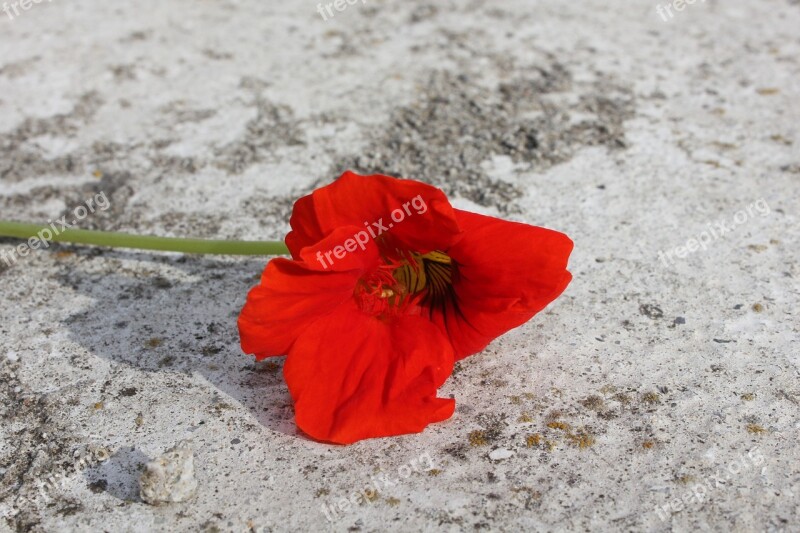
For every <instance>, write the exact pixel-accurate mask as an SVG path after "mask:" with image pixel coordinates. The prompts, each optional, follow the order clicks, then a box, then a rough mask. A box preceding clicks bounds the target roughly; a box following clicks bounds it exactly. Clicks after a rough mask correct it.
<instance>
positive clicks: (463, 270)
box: [433, 210, 573, 360]
mask: <svg viewBox="0 0 800 533" xmlns="http://www.w3.org/2000/svg"><path fill="white" fill-rule="evenodd" d="M456 217H457V219H458V222H459V225H460V226H461V228H462V230H463V231H464V235H463V237H462V238H461V240H460V241H458V243H456V244H455V245H454V246H453V247H451V248H450V249H449V250H448V252H447V253H448V254H449V255H450V257H452V258H453V260H454V261H455V262H456V263H457V264H458V273H457V277H456V279H455V280H454V282H453V289H454V290H455V295H456V298H455V299H456V302H457V306H456V305H453V304H450V305H448V306H447V307H446V308H445V311H444V312H440V311H435V312H434V315H433V318H434V321H435V322H436V323H438V324H439V325H440V326H441V327H442V328H443V331H446V332H447V334H448V335H449V337H450V340H451V342H452V343H453V346H454V348H455V354H456V360H458V359H463V358H464V357H466V356H468V355H471V354H474V353H477V352H479V351H481V350H483V349H484V348H485V347H486V345H487V344H489V342H491V341H492V340H493V339H494V338H496V337H498V336H500V335H502V334H503V333H505V332H506V331H508V330H510V329H513V328H515V327H517V326H520V325H522V324H524V323H525V322H527V321H528V320H530V319H531V318H532V317H533V316H534V315H535V314H536V313H538V312H539V311H541V310H542V309H544V308H545V307H546V306H547V304H549V303H550V302H552V301H553V300H554V299H556V298H557V297H558V296H559V295H560V294H561V293H562V292H563V291H564V289H566V287H567V285H568V284H569V282H570V281H571V280H572V275H571V274H570V273H569V272H567V270H566V267H567V261H568V259H569V254H570V253H571V252H572V248H573V243H572V241H571V240H570V238H569V237H567V236H566V235H564V234H563V233H559V232H557V231H553V230H549V229H545V228H539V227H536V226H529V225H527V224H520V223H517V222H508V221H505V220H500V219H497V218H493V217H488V216H483V215H478V214H475V213H469V212H466V211H460V210H456Z"/></svg>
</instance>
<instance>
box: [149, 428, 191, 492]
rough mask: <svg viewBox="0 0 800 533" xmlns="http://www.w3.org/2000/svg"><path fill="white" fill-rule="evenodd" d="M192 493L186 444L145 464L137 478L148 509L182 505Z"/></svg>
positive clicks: (180, 443)
mask: <svg viewBox="0 0 800 533" xmlns="http://www.w3.org/2000/svg"><path fill="white" fill-rule="evenodd" d="M196 491H197V480H196V479H195V478H194V453H193V452H192V448H191V446H190V445H189V443H188V442H186V441H182V442H179V443H178V445H177V446H175V447H174V448H172V449H170V450H167V452H166V453H165V454H164V455H162V456H161V457H159V458H157V459H155V460H153V461H150V462H149V463H147V464H146V465H145V468H144V472H143V473H142V475H141V477H140V478H139V493H140V495H141V497H142V500H144V501H145V502H147V503H149V504H151V505H159V504H161V503H175V502H185V501H187V500H189V499H191V498H192V497H194V495H195V492H196Z"/></svg>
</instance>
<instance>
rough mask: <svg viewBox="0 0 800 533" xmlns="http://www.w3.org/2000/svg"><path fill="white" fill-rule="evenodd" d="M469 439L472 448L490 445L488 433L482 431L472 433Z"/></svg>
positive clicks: (477, 430)
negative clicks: (487, 437) (487, 438)
mask: <svg viewBox="0 0 800 533" xmlns="http://www.w3.org/2000/svg"><path fill="white" fill-rule="evenodd" d="M468 437H469V444H470V446H486V445H487V444H489V442H488V441H487V440H486V432H485V431H482V430H480V429H476V430H475V431H472V432H470V434H469V436H468Z"/></svg>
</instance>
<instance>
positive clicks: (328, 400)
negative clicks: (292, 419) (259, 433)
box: [283, 302, 455, 444]
mask: <svg viewBox="0 0 800 533" xmlns="http://www.w3.org/2000/svg"><path fill="white" fill-rule="evenodd" d="M452 370H453V349H452V347H451V346H450V344H449V342H448V341H447V339H446V338H445V337H444V336H443V335H442V333H441V331H440V330H439V328H437V327H436V326H435V325H433V324H432V323H431V322H430V321H429V320H427V319H425V318H421V317H419V316H400V317H396V318H392V319H390V320H388V321H382V320H379V319H377V318H375V317H371V316H368V315H366V314H364V313H362V312H361V311H359V310H358V309H357V308H356V306H355V304H354V303H353V302H347V303H344V304H342V306H341V307H340V308H339V309H338V310H337V311H336V312H335V313H333V314H331V315H329V316H327V317H325V318H322V319H320V320H318V321H317V322H316V323H314V324H313V325H311V326H310V327H309V328H308V329H307V330H306V331H305V332H304V333H303V334H302V335H301V336H300V338H299V339H298V340H297V342H295V344H294V346H292V349H291V351H290V352H289V357H288V358H287V359H286V364H285V365H284V371H283V373H284V377H285V378H286V383H288V385H289V391H290V392H291V394H292V398H293V399H294V403H295V415H296V419H297V425H298V427H300V429H302V430H303V431H304V432H305V433H307V434H308V435H309V436H311V437H312V438H314V439H317V440H320V441H325V442H333V443H337V444H349V443H352V442H355V441H358V440H361V439H367V438H373V437H387V436H391V435H401V434H405V433H418V432H420V431H422V430H423V429H424V428H425V427H426V426H427V425H428V424H430V423H433V422H439V421H442V420H446V419H448V418H450V416H452V414H453V410H454V409H455V400H452V399H444V398H437V397H436V389H438V388H439V386H440V385H441V384H442V383H444V381H445V380H446V379H447V377H448V376H449V375H450V373H451V372H452Z"/></svg>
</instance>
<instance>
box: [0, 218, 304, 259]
mask: <svg viewBox="0 0 800 533" xmlns="http://www.w3.org/2000/svg"><path fill="white" fill-rule="evenodd" d="M45 232H47V233H48V234H50V235H51V236H52V237H49V238H44V237H43V236H42V235H40V234H44V233H45ZM55 233H56V232H54V231H53V229H52V228H51V227H50V226H40V225H38V224H26V223H22V222H11V221H0V237H12V238H16V239H25V240H29V239H31V238H33V237H35V238H36V239H38V240H41V241H47V242H64V243H70V244H89V245H92V246H109V247H111V248H132V249H135V250H156V251H160V252H181V253H185V254H213V255H286V254H288V253H289V249H288V248H287V247H286V245H285V244H284V243H282V242H280V241H221V240H204V239H182V238H178V237H153V236H150V235H130V234H128V233H119V232H113V231H93V230H85V229H74V228H68V229H65V230H63V231H60V232H59V233H58V234H57V235H56V234H55Z"/></svg>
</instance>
